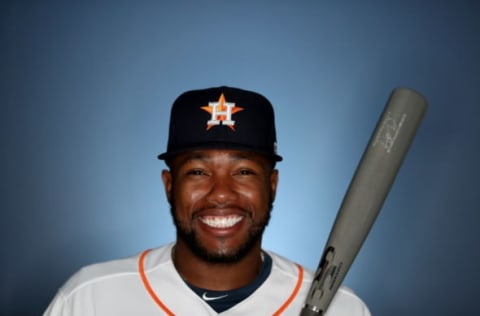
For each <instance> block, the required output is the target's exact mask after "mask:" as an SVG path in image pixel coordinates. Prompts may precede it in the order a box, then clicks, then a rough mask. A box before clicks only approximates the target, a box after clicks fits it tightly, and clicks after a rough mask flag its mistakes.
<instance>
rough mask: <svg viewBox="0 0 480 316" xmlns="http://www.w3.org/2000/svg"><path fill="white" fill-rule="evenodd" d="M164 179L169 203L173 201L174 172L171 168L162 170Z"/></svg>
mask: <svg viewBox="0 0 480 316" xmlns="http://www.w3.org/2000/svg"><path fill="white" fill-rule="evenodd" d="M162 180H163V186H164V187H165V194H166V196H167V200H168V202H169V203H171V196H172V173H171V172H170V171H169V170H162Z"/></svg>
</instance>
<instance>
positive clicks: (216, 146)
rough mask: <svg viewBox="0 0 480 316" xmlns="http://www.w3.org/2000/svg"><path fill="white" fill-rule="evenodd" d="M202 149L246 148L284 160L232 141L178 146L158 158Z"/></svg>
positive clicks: (162, 158) (274, 158) (264, 151)
mask: <svg viewBox="0 0 480 316" xmlns="http://www.w3.org/2000/svg"><path fill="white" fill-rule="evenodd" d="M200 149H237V150H245V151H250V152H254V153H257V154H260V155H263V156H265V157H267V158H268V159H270V160H273V161H275V162H279V161H282V160H283V158H282V156H280V155H277V154H274V153H272V152H271V151H267V150H262V149H258V148H252V147H248V146H242V145H239V144H232V143H209V144H201V145H197V146H188V147H187V148H178V149H173V150H169V151H167V152H164V153H163V154H160V155H158V156H157V157H158V159H160V160H168V159H171V158H172V157H173V156H175V155H178V154H181V153H184V152H186V151H191V150H200Z"/></svg>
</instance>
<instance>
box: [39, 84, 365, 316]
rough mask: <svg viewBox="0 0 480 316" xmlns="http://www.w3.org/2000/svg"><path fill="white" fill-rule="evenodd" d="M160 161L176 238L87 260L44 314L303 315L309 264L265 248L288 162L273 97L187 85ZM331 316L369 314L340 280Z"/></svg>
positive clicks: (173, 114)
mask: <svg viewBox="0 0 480 316" xmlns="http://www.w3.org/2000/svg"><path fill="white" fill-rule="evenodd" d="M159 159H162V160H165V162H166V164H167V166H168V167H169V169H168V170H164V171H163V173H162V179H163V183H164V185H165V192H166V196H167V198H168V201H169V203H170V205H171V213H172V217H173V220H174V223H175V226H176V231H177V238H176V241H175V242H174V243H172V244H169V245H165V246H163V247H160V248H157V249H153V250H151V251H150V250H148V251H144V252H143V253H142V254H140V255H137V256H133V257H130V258H126V259H121V260H115V261H111V262H106V263H100V264H96V265H91V266H88V267H85V268H83V269H82V270H80V271H79V272H77V273H76V274H75V275H74V276H73V277H72V278H71V279H70V280H69V281H68V282H67V283H66V284H65V285H64V286H63V287H62V288H61V289H60V290H59V292H58V294H57V296H56V297H55V299H54V300H53V302H52V303H51V304H50V306H49V307H48V309H47V311H46V312H45V314H44V315H46V316H47V315H51V316H55V315H74V316H80V315H81V316H86V315H115V316H122V315H195V316H198V315H200V316H201V315H226V316H227V315H230V316H237V315H261V316H265V315H292V316H298V315H299V314H300V311H301V308H302V306H303V303H304V301H305V298H306V295H307V293H308V290H309V288H310V285H311V283H312V279H313V273H312V271H309V270H307V269H304V268H303V267H301V266H300V265H298V264H295V263H293V262H291V261H290V260H288V259H286V258H283V257H281V256H279V255H277V254H275V253H273V252H269V251H265V250H263V249H262V235H263V232H264V229H265V227H266V226H267V224H268V222H269V219H270V213H271V210H272V205H273V201H274V199H275V193H276V189H277V183H278V171H277V169H275V165H276V163H277V162H279V161H281V160H282V157H281V156H279V155H278V154H277V152H276V131H275V122H274V112H273V108H272V106H271V104H270V102H269V101H268V100H267V99H266V98H265V97H263V96H262V95H260V94H257V93H255V92H251V91H246V90H241V89H237V88H230V87H218V88H210V89H204V90H194V91H188V92H185V93H184V94H182V95H181V96H179V97H178V98H177V99H176V100H175V102H174V104H173V107H172V112H171V118H170V129H169V139H168V145H167V151H166V152H165V153H163V154H161V155H159ZM326 315H327V316H357V315H358V316H369V315H370V313H369V311H368V309H367V307H366V306H365V304H364V303H363V302H362V301H361V300H360V299H359V298H358V297H357V296H355V294H353V292H352V291H350V290H347V289H346V288H341V289H340V290H339V291H338V292H337V295H336V296H335V298H334V300H333V302H332V304H331V305H330V308H329V310H328V312H327V314H326Z"/></svg>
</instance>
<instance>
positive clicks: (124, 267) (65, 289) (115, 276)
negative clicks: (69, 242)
mask: <svg viewBox="0 0 480 316" xmlns="http://www.w3.org/2000/svg"><path fill="white" fill-rule="evenodd" d="M172 246H173V245H172V244H169V245H165V246H162V247H159V248H156V249H153V250H152V251H151V252H150V253H149V255H148V258H147V260H146V261H145V263H144V265H145V270H151V269H152V268H154V267H155V266H158V265H162V263H164V262H166V261H168V260H170V251H171V248H172ZM140 255H141V253H138V254H135V255H133V256H130V257H126V258H122V259H116V260H111V261H105V262H100V263H95V264H91V265H87V266H84V267H82V268H81V269H80V270H78V271H77V272H76V273H75V274H73V275H72V276H71V277H70V278H69V279H68V280H67V282H65V284H64V285H63V286H62V287H61V289H60V292H62V294H63V295H64V296H65V297H68V296H70V295H71V294H73V293H75V292H76V291H78V290H80V289H82V288H84V287H88V286H95V285H99V284H102V283H106V282H107V283H108V282H112V281H117V280H119V279H126V278H129V277H135V278H138V274H139V269H138V267H139V266H138V264H139V259H140Z"/></svg>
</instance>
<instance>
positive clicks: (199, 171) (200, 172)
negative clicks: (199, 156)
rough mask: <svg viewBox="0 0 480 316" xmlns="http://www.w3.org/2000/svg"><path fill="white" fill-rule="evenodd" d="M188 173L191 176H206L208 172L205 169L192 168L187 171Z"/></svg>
mask: <svg viewBox="0 0 480 316" xmlns="http://www.w3.org/2000/svg"><path fill="white" fill-rule="evenodd" d="M187 175H189V176H204V175H206V172H205V171H203V170H202V169H192V170H188V171H187Z"/></svg>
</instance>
